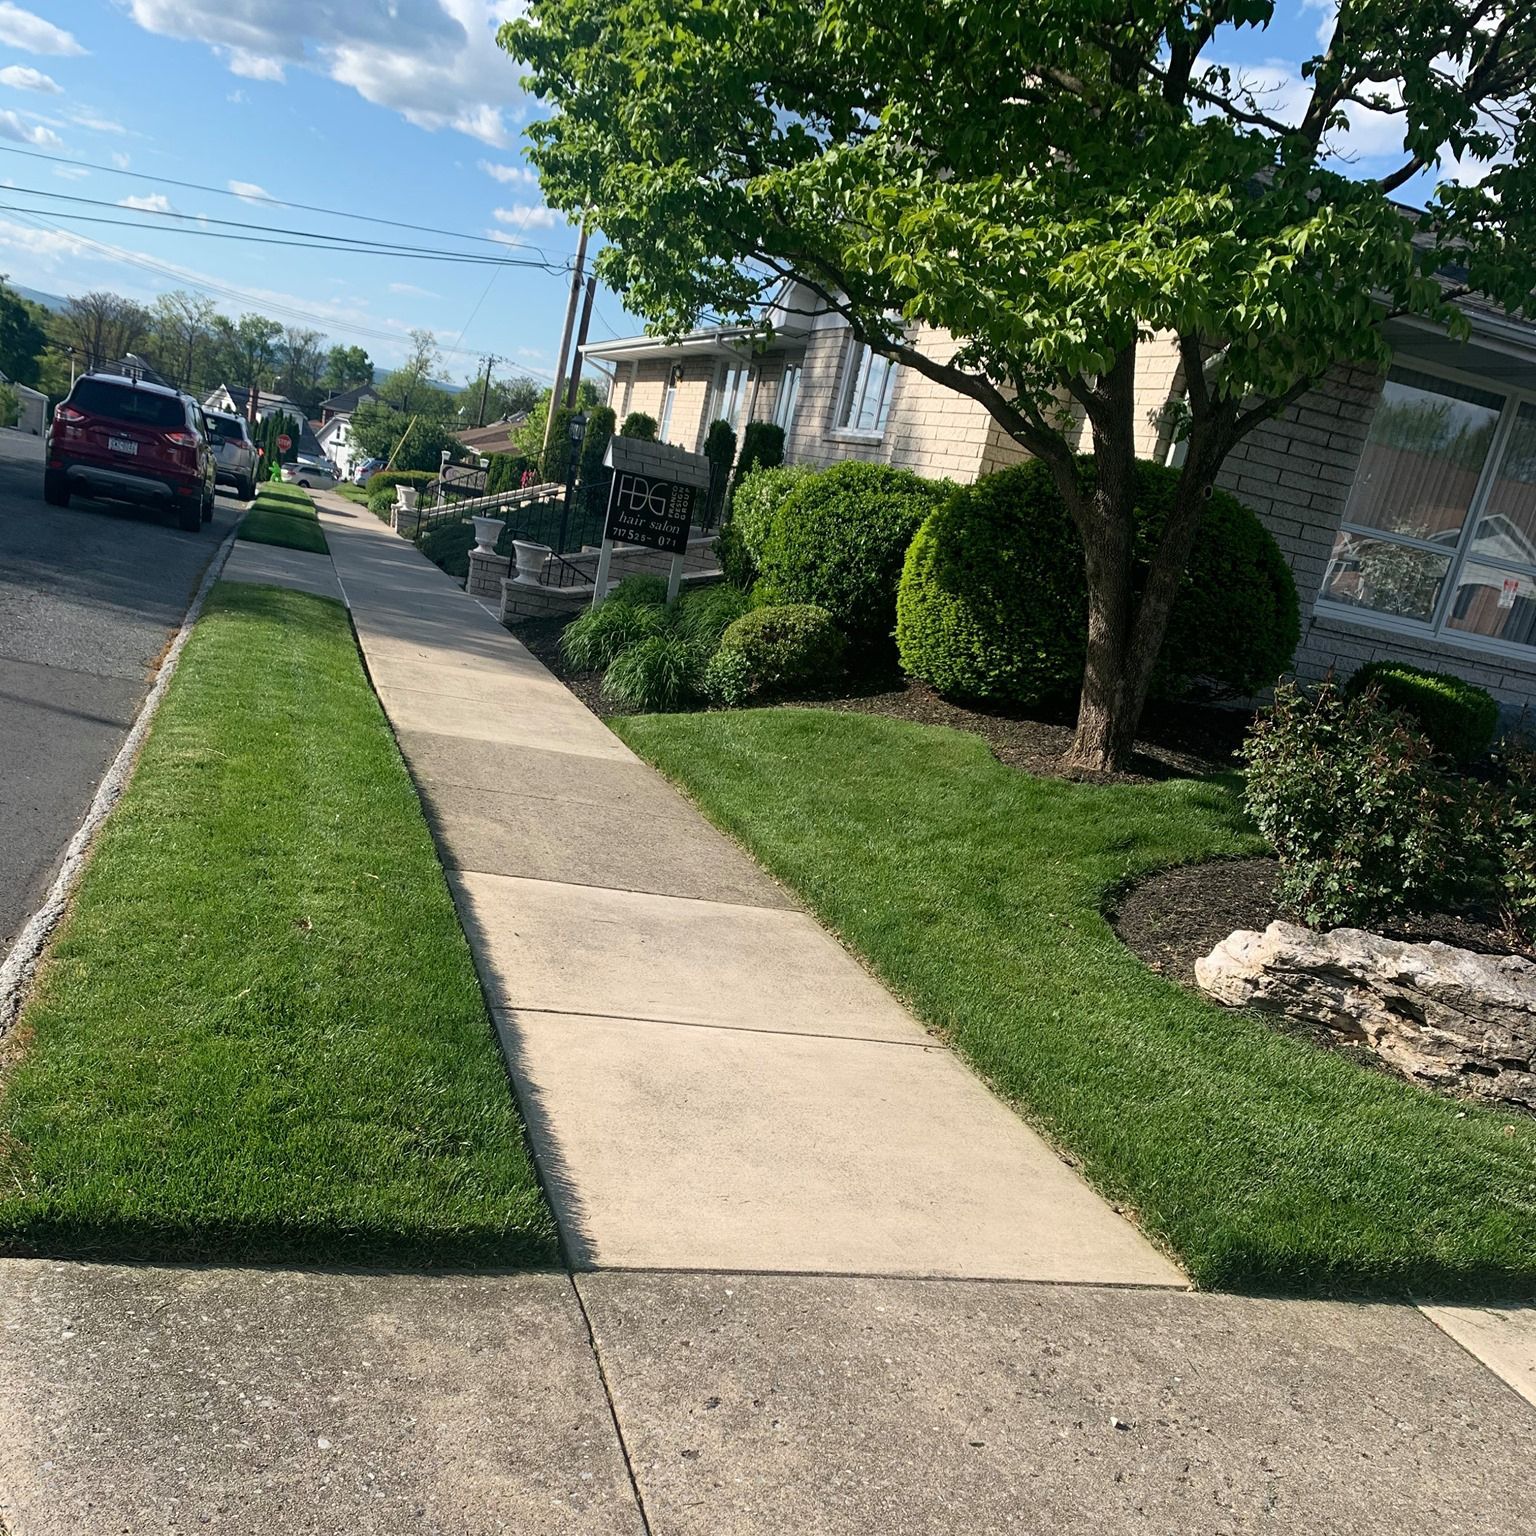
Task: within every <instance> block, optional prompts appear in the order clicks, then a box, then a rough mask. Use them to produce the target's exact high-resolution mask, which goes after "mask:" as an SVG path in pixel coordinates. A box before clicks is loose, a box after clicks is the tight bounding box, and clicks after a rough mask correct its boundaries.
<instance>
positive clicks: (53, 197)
mask: <svg viewBox="0 0 1536 1536" xmlns="http://www.w3.org/2000/svg"><path fill="white" fill-rule="evenodd" d="M5 190H6V191H8V192H20V193H23V194H25V195H26V196H27V197H45V198H48V199H49V200H50V201H51V202H61V203H80V204H83V205H84V206H86V207H90V208H114V209H116V208H127V209H129V210H130V211H132V212H134V213H148V214H153V215H154V216H155V218H157V219H179V220H183V221H185V222H190V223H195V224H201V225H208V224H217V225H219V226H220V227H221V228H223V229H254V230H259V231H261V232H262V233H265V234H272V235H302V236H303V237H305V238H306V239H311V240H332V241H342V242H345V243H348V244H351V245H358V246H377V247H378V248H379V249H380V250H384V251H428V250H430V251H431V252H432V253H433V254H434V255H438V256H451V257H453V258H454V259H455V260H464V261H494V260H495V258H494V257H492V256H475V255H474V254H473V253H471V252H469V251H441V250H438V249H437V248H436V247H429V246H422V245H402V244H401V243H400V242H399V241H395V240H364V239H363V238H362V237H361V236H360V235H333V234H329V233H327V232H326V231H325V230H319V229H289V228H288V227H287V226H286V225H284V224H253V223H251V222H250V221H249V220H248V219H215V218H213V217H211V216H210V215H208V214H206V213H181V212H179V211H177V210H175V209H170V208H139V207H136V206H134V205H133V204H131V203H121V202H116V203H114V202H111V201H109V200H107V199H106V198H100V197H81V196H80V195H79V194H77V193H73V192H49V191H45V190H44V189H43V188H42V187H18V186H14V185H12V186H8V187H6V188H5ZM58 217H59V218H67V217H70V215H68V214H62V213H61V214H59V215H58ZM74 217H76V218H78V217H80V215H78V214H77V215H74ZM102 222H104V223H105V222H109V221H107V220H103V221H102ZM110 222H121V221H119V220H113V221H110ZM140 227H142V228H145V229H152V228H154V227H155V226H154V225H152V224H146V225H142V226H140ZM491 244H493V245H498V246H511V247H512V248H513V249H516V250H527V251H534V252H536V253H537V254H538V255H539V256H540V257H541V258H542V259H543V260H544V261H546V262H547V261H549V260H550V257H549V253H548V252H547V251H546V250H545V249H544V248H543V247H542V246H539V245H534V244H533V242H532V241H529V240H513V239H511V238H507V239H503V240H494V241H492V242H491Z"/></svg>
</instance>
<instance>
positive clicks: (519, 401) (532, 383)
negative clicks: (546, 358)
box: [485, 375, 544, 421]
mask: <svg viewBox="0 0 1536 1536" xmlns="http://www.w3.org/2000/svg"><path fill="white" fill-rule="evenodd" d="M543 393H544V386H542V385H541V384H540V383H539V382H538V380H537V379H530V378H528V377H527V376H526V375H524V376H523V377H521V378H515V379H492V380H491V387H490V391H489V393H488V395H487V397H486V405H485V419H486V420H487V421H502V420H504V419H505V418H506V417H508V416H521V415H522V414H523V413H524V412H525V411H531V410H532V409H533V408H534V406H536V405H537V404H538V403H539V397H540V395H541V394H543Z"/></svg>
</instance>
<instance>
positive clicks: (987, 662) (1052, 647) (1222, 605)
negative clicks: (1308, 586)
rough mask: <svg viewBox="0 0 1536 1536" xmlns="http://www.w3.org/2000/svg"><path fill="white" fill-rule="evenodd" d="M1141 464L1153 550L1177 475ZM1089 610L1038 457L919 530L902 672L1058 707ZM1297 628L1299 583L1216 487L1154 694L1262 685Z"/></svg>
mask: <svg viewBox="0 0 1536 1536" xmlns="http://www.w3.org/2000/svg"><path fill="white" fill-rule="evenodd" d="M1088 463H1089V461H1087V460H1084V461H1083V465H1084V473H1085V475H1086V474H1087V473H1089V472H1090V471H1089V470H1088V468H1087V466H1088ZM1136 470H1137V482H1138V486H1137V492H1138V494H1137V507H1136V545H1137V549H1138V551H1140V552H1143V553H1147V552H1150V549H1151V548H1152V546H1153V544H1154V542H1155V541H1156V540H1157V539H1158V538H1159V537H1160V536H1161V534H1162V530H1163V528H1164V526H1165V525H1166V521H1167V516H1168V512H1169V510H1170V508H1171V506H1172V501H1173V492H1174V487H1175V484H1176V482H1177V480H1178V471H1177V470H1172V469H1166V468H1164V467H1163V466H1162V465H1158V464H1150V463H1141V464H1138V465H1137V467H1136ZM1087 615H1088V594H1087V586H1086V582H1085V580H1084V576H1083V557H1082V548H1081V545H1080V543H1079V541H1078V536H1077V531H1076V529H1075V528H1074V526H1073V523H1072V520H1071V517H1070V515H1069V514H1068V512H1067V509H1066V505H1065V504H1064V503H1063V501H1062V499H1061V497H1060V495H1059V494H1058V493H1057V490H1056V486H1055V483H1054V481H1053V480H1052V478H1051V474H1050V471H1049V470H1048V469H1047V467H1046V466H1045V465H1044V464H1043V463H1041V462H1040V461H1038V460H1031V461H1030V462H1028V463H1025V464H1020V465H1017V466H1015V467H1014V468H1012V469H1005V470H1002V471H1001V472H999V473H998V474H995V475H986V476H984V477H983V478H982V479H980V480H978V481H977V482H976V483H975V484H974V485H971V486H967V487H966V488H964V489H963V490H961V491H959V492H957V493H956V494H955V495H954V496H953V497H952V498H951V499H950V500H949V501H948V502H946V503H945V504H944V505H943V506H942V507H940V508H939V509H938V510H937V511H935V512H934V513H933V515H932V516H931V517H930V518H929V519H928V521H927V522H926V523H925V524H924V525H923V527H922V528H921V530H919V532H918V534H917V536H916V537H915V538H914V539H913V540H912V546H911V548H910V550H909V551H908V552H907V560H906V566H905V568H904V570H903V572H902V577H901V591H900V595H899V597H898V600H897V605H896V641H897V646H898V648H899V650H900V653H901V663H902V666H903V667H904V668H905V669H906V670H907V671H908V672H909V673H910V674H911V675H912V676H913V677H916V678H920V679H921V680H922V681H923V682H926V683H928V684H930V685H931V686H932V687H934V688H936V689H937V690H938V691H939V692H940V693H943V694H948V695H950V696H952V697H956V698H964V699H973V700H996V701H1006V702H1009V703H1014V704H1024V705H1036V704H1042V703H1054V702H1058V701H1062V700H1067V699H1070V698H1072V697H1073V696H1074V695H1075V694H1076V693H1077V690H1078V688H1079V687H1080V686H1081V684H1082V677H1083V658H1084V652H1085V650H1086V646H1087V628H1088V618H1087ZM1300 635H1301V619H1300V605H1299V604H1298V602H1297V599H1296V584H1295V582H1294V581H1293V580H1292V578H1291V573H1290V568H1289V567H1288V566H1287V565H1286V562H1285V557H1284V556H1283V555H1282V554H1281V553H1280V549H1279V546H1278V545H1277V544H1276V543H1275V541H1274V539H1273V538H1272V537H1271V536H1270V534H1269V532H1268V531H1267V530H1266V529H1265V528H1264V526H1263V524H1262V523H1260V522H1259V520H1258V518H1257V517H1256V516H1255V515H1254V513H1253V512H1251V511H1250V510H1249V509H1248V508H1247V507H1245V506H1243V505H1242V503H1241V502H1239V501H1237V500H1236V499H1235V498H1233V497H1232V496H1229V495H1227V493H1226V492H1224V491H1216V492H1214V493H1213V494H1212V496H1211V498H1210V500H1209V501H1208V502H1207V504H1206V510H1205V516H1204V520H1203V521H1202V523H1201V527H1200V533H1199V537H1198V539H1197V540H1196V543H1195V549H1194V553H1193V554H1192V556H1191V557H1190V562H1189V569H1188V570H1187V571H1186V573H1185V576H1184V581H1183V585H1182V586H1181V588H1180V590H1179V596H1178V598H1177V600H1176V601H1175V604H1174V609H1173V614H1172V616H1171V618H1170V620H1169V624H1168V633H1167V638H1166V639H1165V641H1164V643H1163V650H1162V655H1161V657H1160V658H1159V661H1158V670H1157V674H1156V677H1155V679H1154V687H1155V689H1156V690H1157V691H1158V692H1159V693H1161V694H1165V695H1167V694H1176V693H1179V692H1182V691H1184V690H1185V689H1186V688H1187V687H1188V686H1189V684H1190V682H1191V681H1192V680H1194V679H1197V678H1201V679H1207V680H1209V681H1210V682H1212V683H1213V684H1215V685H1216V686H1218V687H1219V688H1222V689H1225V690H1228V691H1230V692H1232V693H1236V694H1240V695H1241V694H1250V693H1253V692H1256V691H1257V690H1258V689H1260V688H1263V687H1267V686H1268V685H1269V684H1270V683H1272V682H1274V680H1275V678H1276V677H1277V676H1278V675H1279V674H1280V673H1281V672H1282V671H1283V670H1284V669H1285V668H1286V666H1287V665H1288V664H1289V662H1290V659H1291V655H1292V653H1293V652H1294V651H1295V649H1296V642H1297V641H1298V639H1299V638H1300Z"/></svg>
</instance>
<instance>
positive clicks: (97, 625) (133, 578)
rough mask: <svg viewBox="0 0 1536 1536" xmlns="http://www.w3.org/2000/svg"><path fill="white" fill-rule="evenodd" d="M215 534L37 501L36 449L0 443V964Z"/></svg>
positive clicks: (110, 509)
mask: <svg viewBox="0 0 1536 1536" xmlns="http://www.w3.org/2000/svg"><path fill="white" fill-rule="evenodd" d="M242 510H243V507H242V504H241V503H239V502H236V501H234V500H232V499H231V498H230V497H229V496H227V495H225V494H223V493H221V494H220V496H219V501H218V509H217V511H216V512H215V513H214V519H213V522H212V523H210V524H206V525H204V527H203V529H202V531H201V532H200V533H183V532H182V531H181V530H180V529H179V528H177V527H175V526H173V525H172V523H171V521H170V517H169V514H164V513H157V512H153V511H149V510H144V509H138V508H133V507H128V506H125V505H120V504H117V503H113V502H105V501H87V500H83V499H79V498H77V499H75V500H74V501H72V502H71V503H70V505H69V507H68V508H67V509H60V508H57V507H49V506H46V505H45V504H44V502H43V497H42V445H41V442H40V440H38V439H36V438H26V437H22V436H21V435H20V434H18V433H14V432H9V431H0V958H3V956H4V955H5V954H6V953H7V952H8V951H9V949H10V947H11V944H12V942H13V941H14V940H15V938H16V935H17V933H18V932H19V931H20V929H21V927H22V925H23V924H24V923H25V922H26V920H27V918H28V917H29V916H30V915H31V914H32V912H33V911H34V910H35V909H36V907H37V906H38V904H39V902H40V901H41V900H42V897H43V895H44V893H45V892H46V891H47V889H48V885H49V883H50V881H51V880H52V878H53V874H54V871H55V869H56V868H57V867H58V862H59V859H60V857H61V856H62V854H63V852H64V848H65V846H66V845H67V844H68V842H69V839H70V838H71V837H72V836H73V835H74V831H75V828H76V827H77V826H78V825H79V824H80V821H81V818H82V817H83V816H84V815H85V812H86V808H87V807H88V806H89V805H90V803H91V797H92V796H93V795H94V793H95V791H96V786H97V784H98V783H99V782H100V781H101V777H102V774H103V773H104V772H105V771H106V769H107V766H108V764H110V763H111V761H112V759H113V757H114V756H115V755H116V753H117V750H118V748H119V746H120V745H121V744H122V740H123V737H124V736H125V735H126V734H127V731H128V727H129V726H130V725H131V724H132V722H133V718H134V715H135V714H136V713H137V712H138V708H139V704H140V703H141V701H142V700H143V698H144V695H145V694H146V693H147V692H148V690H149V685H150V683H151V681H152V679H153V673H154V668H155V666H156V664H157V662H158V661H159V659H160V657H161V655H162V654H163V652H164V650H165V647H166V646H167V644H168V643H169V642H170V639H171V636H172V635H173V634H174V633H175V631H176V629H177V626H178V625H179V624H180V623H181V620H182V616H183V615H184V614H185V613H186V610H187V605H188V603H189V602H190V601H191V600H192V595H193V593H194V592H195V591H196V590H197V584H198V582H199V581H200V580H201V578H202V575H203V572H204V570H205V569H206V568H207V565H208V562H209V560H210V559H211V558H212V556H213V553H214V551H215V550H216V549H217V548H218V546H219V544H220V543H221V542H222V540H223V539H224V537H225V536H226V535H227V534H228V533H229V531H230V529H231V528H232V527H233V526H234V524H235V522H236V520H237V519H238V518H239V516H240V513H241V511H242Z"/></svg>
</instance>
